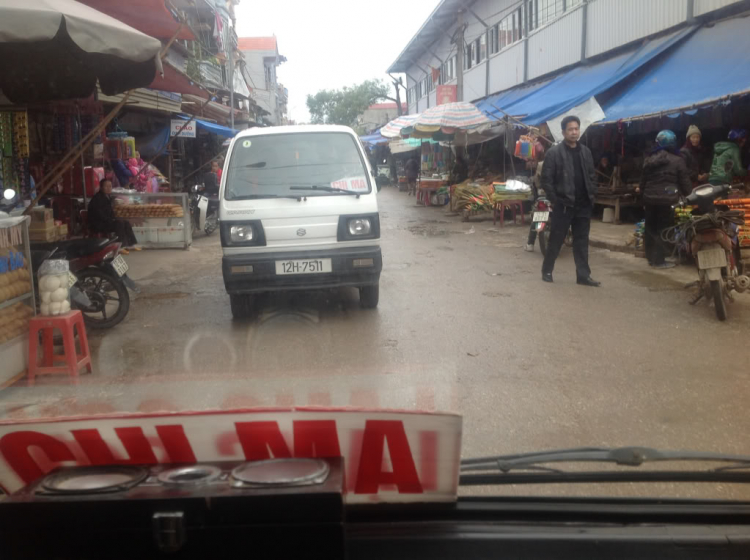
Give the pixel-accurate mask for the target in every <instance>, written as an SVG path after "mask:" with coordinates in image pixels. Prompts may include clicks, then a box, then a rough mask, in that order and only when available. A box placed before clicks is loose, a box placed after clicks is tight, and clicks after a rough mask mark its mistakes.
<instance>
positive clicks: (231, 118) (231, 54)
mask: <svg viewBox="0 0 750 560" xmlns="http://www.w3.org/2000/svg"><path fill="white" fill-rule="evenodd" d="M229 31H230V32H229V33H228V35H229V41H227V42H228V43H229V49H228V50H229V53H228V54H229V128H231V129H232V130H234V37H235V32H234V20H232V28H231V29H230V30H229Z"/></svg>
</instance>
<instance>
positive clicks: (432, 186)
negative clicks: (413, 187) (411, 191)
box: [417, 179, 448, 206]
mask: <svg viewBox="0 0 750 560" xmlns="http://www.w3.org/2000/svg"><path fill="white" fill-rule="evenodd" d="M447 185H448V180H447V179H420V180H419V182H418V183H417V204H419V203H420V202H421V203H422V204H424V205H425V206H432V204H431V203H430V194H431V193H433V192H435V191H437V190H438V189H439V188H440V187H445V186H447Z"/></svg>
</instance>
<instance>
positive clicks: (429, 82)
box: [427, 73, 435, 93]
mask: <svg viewBox="0 0 750 560" xmlns="http://www.w3.org/2000/svg"><path fill="white" fill-rule="evenodd" d="M433 89H435V84H434V82H433V79H432V73H430V74H427V93H430V92H431V91H432V90H433Z"/></svg>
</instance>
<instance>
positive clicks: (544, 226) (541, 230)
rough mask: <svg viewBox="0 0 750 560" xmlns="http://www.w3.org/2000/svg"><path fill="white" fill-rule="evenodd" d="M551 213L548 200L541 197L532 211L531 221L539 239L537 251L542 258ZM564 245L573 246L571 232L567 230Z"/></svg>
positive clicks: (545, 246) (548, 231) (547, 237)
mask: <svg viewBox="0 0 750 560" xmlns="http://www.w3.org/2000/svg"><path fill="white" fill-rule="evenodd" d="M551 211H552V206H551V205H550V202H549V200H547V199H546V198H544V197H543V196H542V197H539V198H538V199H537V201H536V203H534V207H533V209H532V215H531V221H532V223H533V224H534V228H535V229H536V233H537V238H538V239H539V250H540V251H541V252H542V256H545V255H546V254H547V247H548V245H549V234H550V227H549V221H550V212H551ZM565 245H566V246H567V247H572V246H573V233H572V232H571V230H568V234H567V235H566V236H565Z"/></svg>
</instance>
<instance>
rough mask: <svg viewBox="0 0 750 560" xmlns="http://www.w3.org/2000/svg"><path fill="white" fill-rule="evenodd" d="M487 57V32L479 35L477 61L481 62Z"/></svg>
mask: <svg viewBox="0 0 750 560" xmlns="http://www.w3.org/2000/svg"><path fill="white" fill-rule="evenodd" d="M485 58H487V34H486V33H482V35H481V37H479V61H480V62H481V61H482V60H484V59H485Z"/></svg>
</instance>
